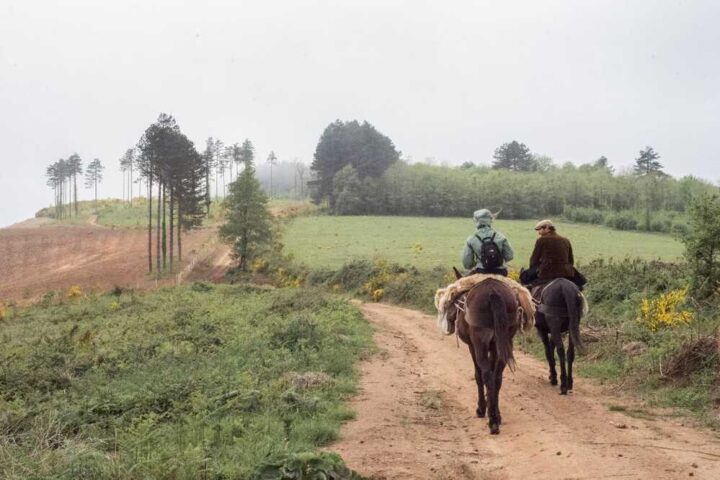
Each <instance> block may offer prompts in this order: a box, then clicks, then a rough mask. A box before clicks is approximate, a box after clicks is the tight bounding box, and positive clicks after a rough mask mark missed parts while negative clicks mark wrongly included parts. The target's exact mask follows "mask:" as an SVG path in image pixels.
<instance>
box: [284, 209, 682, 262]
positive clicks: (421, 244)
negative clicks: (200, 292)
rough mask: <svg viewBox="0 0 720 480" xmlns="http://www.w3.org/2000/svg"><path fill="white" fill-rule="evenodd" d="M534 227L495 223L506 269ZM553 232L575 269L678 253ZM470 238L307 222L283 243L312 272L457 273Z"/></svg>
mask: <svg viewBox="0 0 720 480" xmlns="http://www.w3.org/2000/svg"><path fill="white" fill-rule="evenodd" d="M534 224H535V221H534V220H498V221H497V222H496V223H495V227H496V228H497V229H498V230H500V231H501V232H503V233H504V234H505V235H506V236H507V237H508V238H509V239H510V243H511V245H512V247H513V249H514V250H515V260H513V261H512V262H511V265H512V266H515V267H516V268H519V267H521V266H525V265H527V262H528V259H529V257H530V253H531V252H532V248H533V245H534V244H535V239H536V238H537V234H536V233H535V231H534V230H533V226H534ZM557 229H558V232H559V233H560V234H561V235H564V236H567V237H568V238H570V240H571V241H572V243H573V250H574V253H575V258H576V262H577V263H580V264H582V263H587V262H589V261H590V260H593V259H595V258H605V259H610V258H613V259H616V260H618V259H623V258H626V257H639V258H643V259H647V260H651V259H661V260H666V261H672V260H675V259H678V258H679V257H680V256H681V255H682V253H683V245H682V244H681V243H680V242H679V241H677V240H676V239H675V238H673V237H672V236H670V235H664V234H653V233H641V232H624V231H618V230H612V229H610V228H606V227H601V226H594V225H585V224H571V223H557ZM473 233H474V225H473V222H472V220H471V219H469V218H467V219H465V218H429V217H373V216H368V217H361V216H357V217H356V216H352V217H334V216H310V217H298V218H295V219H293V220H292V221H291V222H289V223H288V225H287V226H286V228H285V232H284V237H283V242H284V244H285V251H286V252H287V253H291V254H292V255H293V258H294V260H295V261H296V262H301V263H305V264H306V265H309V266H311V267H329V268H337V267H340V266H341V265H342V264H343V263H345V262H346V261H347V260H349V259H352V258H357V257H364V258H367V257H374V256H381V257H384V258H385V259H387V260H389V261H391V262H397V263H400V264H412V265H415V266H417V267H419V268H430V267H434V266H438V265H441V266H446V267H450V266H452V265H455V266H458V267H459V266H460V256H461V252H462V248H463V245H464V242H465V240H466V239H467V237H468V236H469V235H471V234H473Z"/></svg>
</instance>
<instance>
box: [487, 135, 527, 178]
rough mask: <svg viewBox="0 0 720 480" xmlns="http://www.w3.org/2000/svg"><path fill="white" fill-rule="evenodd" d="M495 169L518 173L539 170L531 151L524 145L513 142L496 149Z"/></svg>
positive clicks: (494, 156)
mask: <svg viewBox="0 0 720 480" xmlns="http://www.w3.org/2000/svg"><path fill="white" fill-rule="evenodd" d="M493 158H494V159H495V161H493V165H492V166H493V168H505V169H508V170H515V171H517V172H523V171H524V172H529V171H531V170H537V164H536V163H535V159H534V158H533V155H532V153H530V149H529V148H528V147H527V146H526V145H525V144H524V143H518V142H517V141H515V140H513V141H512V142H510V143H505V144H503V145H501V146H500V147H498V148H497V149H495V153H494V154H493Z"/></svg>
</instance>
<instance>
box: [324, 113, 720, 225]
mask: <svg viewBox="0 0 720 480" xmlns="http://www.w3.org/2000/svg"><path fill="white" fill-rule="evenodd" d="M361 127H363V128H364V129H365V131H364V132H361V131H360V130H361ZM348 137H350V138H351V140H348ZM364 139H370V140H367V144H368V145H372V147H371V148H364V147H363V142H364V141H365V140H364ZM324 144H325V145H324ZM378 144H380V145H383V148H377V147H376V145H378ZM321 147H322V148H321ZM351 147H352V148H351ZM328 150H331V151H332V154H331V155H329V154H328V153H327V152H328ZM358 152H363V154H362V155H360V156H362V157H363V158H362V159H361V160H358V159H357V158H356V156H357V153H358ZM393 152H394V146H393V145H392V142H391V141H390V140H389V139H387V137H384V136H383V135H382V134H381V133H379V132H377V131H376V130H375V129H374V128H372V126H369V124H367V122H365V123H364V124H362V126H361V125H360V124H358V123H357V122H347V123H343V122H340V121H338V122H335V123H334V124H331V125H330V126H329V127H328V129H326V131H325V133H324V134H323V136H322V137H321V139H320V142H319V143H318V149H317V151H316V154H315V162H314V163H313V165H312V167H311V169H312V171H313V173H314V174H315V175H316V178H318V180H315V181H313V182H311V195H312V197H313V200H314V201H315V202H316V203H325V204H326V205H327V206H328V208H329V209H330V211H331V212H332V213H335V214H338V215H418V216H469V215H471V213H472V212H473V211H474V210H476V209H478V208H489V209H491V210H493V211H496V210H502V214H501V218H510V219H524V218H539V217H544V216H562V217H564V218H566V219H567V220H570V221H577V222H586V223H595V224H604V225H608V226H610V227H613V228H618V229H621V230H647V231H658V232H670V231H675V232H679V233H682V232H685V231H686V230H687V220H686V216H685V211H686V209H687V208H688V206H689V203H690V200H691V199H692V198H694V197H696V196H698V195H701V194H703V193H713V192H717V187H716V186H714V185H712V184H711V183H710V182H707V181H705V180H702V179H698V178H695V177H692V176H686V177H683V178H680V179H676V178H673V177H671V176H669V175H667V174H665V173H664V172H663V166H662V164H661V163H660V162H659V160H658V159H659V158H660V155H659V154H658V153H657V152H655V151H654V150H653V148H652V147H646V148H644V149H643V150H641V151H640V153H639V155H638V157H637V158H636V161H635V166H634V168H633V170H632V171H631V172H626V173H619V174H618V173H616V172H615V171H614V169H613V167H612V166H610V165H609V163H608V159H607V158H605V157H600V158H598V160H596V161H595V162H591V163H587V164H583V165H580V166H576V165H574V164H572V163H566V164H564V165H562V166H557V165H555V164H554V163H553V162H552V159H551V158H549V157H547V156H538V155H533V154H532V153H531V152H530V150H529V148H528V147H526V146H525V145H524V144H522V143H519V142H517V141H512V142H509V143H506V144H504V145H502V146H500V147H498V148H497V149H496V150H495V153H494V155H493V158H494V161H493V163H492V165H489V166H483V165H475V164H473V163H470V162H466V163H464V164H463V165H461V166H459V167H448V166H433V165H427V164H409V163H407V162H406V161H402V160H398V159H397V158H393V155H394V154H393ZM350 153H352V154H353V155H355V156H353V155H351V154H350ZM374 158H375V159H377V165H378V166H380V167H382V168H376V169H374V170H368V168H367V164H369V163H372V162H373V161H374ZM319 159H322V161H320V160H319ZM356 164H362V165H364V166H365V167H364V172H363V171H359V170H358V168H357V167H356V166H355V165H356ZM330 174H332V175H330Z"/></svg>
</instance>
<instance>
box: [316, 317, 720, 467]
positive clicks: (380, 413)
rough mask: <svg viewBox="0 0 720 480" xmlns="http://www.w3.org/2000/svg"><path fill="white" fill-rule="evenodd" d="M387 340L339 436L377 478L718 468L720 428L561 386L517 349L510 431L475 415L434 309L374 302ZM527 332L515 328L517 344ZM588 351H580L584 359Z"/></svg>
mask: <svg viewBox="0 0 720 480" xmlns="http://www.w3.org/2000/svg"><path fill="white" fill-rule="evenodd" d="M362 309H363V312H364V313H365V315H366V317H367V318H368V319H369V321H370V322H371V323H372V324H373V325H374V326H375V328H376V334H375V340H376V342H377V345H378V347H379V349H380V352H379V353H378V354H376V355H374V356H373V357H372V358H370V359H368V360H367V361H365V362H364V363H363V364H362V365H361V372H362V378H361V390H360V394H359V395H358V396H357V397H356V398H354V399H353V400H352V401H351V407H352V408H353V409H355V411H356V412H357V418H356V419H355V420H354V421H352V422H350V423H348V424H346V425H345V427H344V428H343V431H342V439H341V440H340V441H339V442H337V443H335V444H333V445H331V446H330V447H329V449H330V450H333V451H336V452H338V453H339V454H340V455H342V457H343V458H344V459H345V460H346V462H347V463H348V465H349V466H350V467H351V468H353V469H355V470H357V471H359V472H360V473H362V474H363V475H366V476H369V477H371V478H374V479H526V478H527V479H544V478H552V479H570V478H572V479H596V478H622V479H653V480H657V479H678V478H689V477H692V478H700V479H720V440H719V439H718V438H717V437H715V436H713V435H712V434H711V433H709V432H705V431H703V430H702V429H699V428H693V427H692V426H691V425H690V422H689V421H688V420H685V419H682V418H678V417H668V416H662V415H648V416H647V418H643V419H641V418H636V417H631V416H628V415H627V414H624V413H621V412H617V411H610V410H609V406H611V405H612V406H625V407H628V408H631V407H633V406H634V405H633V401H632V399H629V398H627V397H623V396H620V395H619V394H618V393H617V392H614V391H613V390H612V389H610V388H606V387H601V386H597V385H594V384H592V383H591V381H589V380H586V379H583V378H576V380H575V386H574V387H575V390H574V392H573V393H571V394H570V395H568V396H560V395H559V390H558V388H557V387H551V386H550V385H549V383H548V382H547V380H546V378H547V370H546V368H547V367H546V365H545V364H544V363H541V362H539V361H537V360H535V359H534V358H531V357H530V356H528V355H524V354H522V353H519V352H517V349H516V359H517V363H518V366H517V371H516V372H515V373H514V374H513V373H512V372H510V371H507V372H506V374H505V379H504V384H503V388H502V391H501V394H500V395H501V397H500V408H501V412H502V418H503V425H502V427H501V433H500V435H498V436H493V435H490V434H489V433H488V428H487V424H486V421H485V419H479V418H476V417H475V416H474V411H475V406H476V402H477V397H476V395H477V393H476V388H475V382H474V379H473V370H472V365H471V360H470V354H469V352H468V350H467V347H466V346H465V345H464V344H463V343H462V342H461V343H460V347H459V348H458V347H457V346H456V339H455V338H454V337H444V336H443V335H442V334H440V332H439V331H438V329H437V327H436V326H435V320H434V318H432V317H429V316H427V315H424V314H421V313H418V312H416V311H413V310H408V309H403V308H399V307H394V306H389V305H383V304H365V305H363V306H362ZM518 341H520V339H517V340H516V344H517V343H518ZM579 361H580V362H582V359H580V360H579Z"/></svg>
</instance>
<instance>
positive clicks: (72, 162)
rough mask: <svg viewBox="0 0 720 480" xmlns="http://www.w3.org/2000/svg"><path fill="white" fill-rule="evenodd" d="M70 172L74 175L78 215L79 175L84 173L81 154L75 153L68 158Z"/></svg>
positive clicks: (74, 192) (75, 202)
mask: <svg viewBox="0 0 720 480" xmlns="http://www.w3.org/2000/svg"><path fill="white" fill-rule="evenodd" d="M67 168H68V174H69V175H72V183H73V202H74V204H75V216H76V217H77V216H78V199H77V176H78V175H82V173H83V168H82V160H81V159H80V155H78V154H77V153H73V154H72V155H70V156H69V157H68V159H67Z"/></svg>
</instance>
